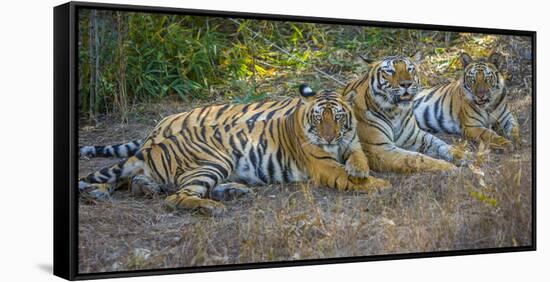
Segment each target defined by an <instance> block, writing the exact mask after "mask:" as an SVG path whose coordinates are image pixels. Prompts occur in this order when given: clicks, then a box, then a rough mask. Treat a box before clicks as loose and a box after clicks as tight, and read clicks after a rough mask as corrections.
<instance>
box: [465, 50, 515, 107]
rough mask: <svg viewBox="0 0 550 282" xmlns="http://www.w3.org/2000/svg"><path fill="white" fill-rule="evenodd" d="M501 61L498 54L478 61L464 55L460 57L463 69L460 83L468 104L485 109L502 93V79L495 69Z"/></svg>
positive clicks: (500, 56)
mask: <svg viewBox="0 0 550 282" xmlns="http://www.w3.org/2000/svg"><path fill="white" fill-rule="evenodd" d="M501 60H502V55H500V54H498V53H493V54H491V55H490V56H489V57H488V58H482V59H479V60H473V59H472V57H470V55H468V54H466V53H462V54H461V55H460V62H461V64H462V68H463V75H462V78H461V83H462V87H463V89H464V93H465V96H466V99H467V100H468V101H469V102H470V103H474V104H476V105H477V106H480V107H486V106H487V105H488V104H489V103H490V102H491V101H494V100H495V98H496V97H498V96H499V95H500V94H501V93H502V89H503V87H504V77H503V76H502V75H501V74H500V72H499V71H498V69H497V66H499V65H500V63H501Z"/></svg>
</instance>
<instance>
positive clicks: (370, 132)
mask: <svg viewBox="0 0 550 282" xmlns="http://www.w3.org/2000/svg"><path fill="white" fill-rule="evenodd" d="M416 69H417V67H416V66H415V64H414V63H413V62H412V61H411V60H410V59H409V58H406V57H403V56H390V57H385V58H383V59H382V60H380V61H378V62H376V63H374V64H373V65H371V69H370V71H369V72H368V73H367V74H365V75H363V76H361V77H359V78H357V79H355V80H353V81H351V82H350V83H348V84H347V86H346V87H345V89H344V90H343V94H344V95H347V98H348V99H350V100H352V101H353V102H352V103H353V109H354V112H355V116H356V118H357V122H358V125H357V132H358V134H359V139H360V141H361V145H362V146H363V149H364V150H365V152H366V154H367V156H368V159H369V165H370V166H371V168H372V169H374V170H377V171H392V172H402V173H410V172H416V171H446V170H452V169H454V168H455V165H454V164H452V163H451V162H461V160H462V158H463V155H464V151H463V150H461V149H460V148H459V147H455V146H452V145H448V144H446V143H445V142H444V141H442V140H440V139H439V138H437V137H435V136H433V135H431V134H429V133H427V132H426V131H424V130H422V129H420V128H419V127H418V125H417V124H416V120H415V118H414V115H413V112H412V110H413V107H412V102H413V100H414V98H415V96H416V94H417V93H418V92H419V90H420V88H421V85H420V82H419V77H418V75H417V71H416Z"/></svg>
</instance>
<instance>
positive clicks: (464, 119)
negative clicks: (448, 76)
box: [414, 53, 519, 150]
mask: <svg viewBox="0 0 550 282" xmlns="http://www.w3.org/2000/svg"><path fill="white" fill-rule="evenodd" d="M502 59H503V57H502V55H500V54H498V53H493V54H491V55H490V56H489V57H487V58H482V59H479V60H473V59H472V57H471V56H470V55H468V54H467V53H463V54H461V55H460V58H459V61H460V62H461V64H462V68H463V71H462V74H461V77H460V79H458V80H455V81H452V82H449V83H445V84H441V85H438V86H435V87H433V88H430V89H426V90H424V91H422V92H421V93H420V94H419V95H418V96H417V98H416V99H415V101H414V114H415V117H416V120H417V121H418V124H419V125H420V127H421V128H423V129H425V130H429V131H431V132H444V133H449V134H459V135H462V136H463V137H465V138H466V139H469V140H477V141H483V142H484V143H486V144H488V145H489V146H490V147H492V148H495V149H504V150H510V149H512V147H513V143H512V142H511V141H510V140H512V141H513V142H514V143H515V144H519V128H518V124H517V121H516V118H515V117H514V115H513V114H512V113H511V112H510V110H509V108H508V101H507V97H506V88H505V84H504V76H503V75H502V74H501V73H500V72H499V70H498V68H497V66H500V65H501V60H502ZM493 128H494V129H496V131H494V130H493ZM497 132H499V133H500V134H499V133H497ZM501 134H502V135H504V137H503V136H501Z"/></svg>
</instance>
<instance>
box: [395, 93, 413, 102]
mask: <svg viewBox="0 0 550 282" xmlns="http://www.w3.org/2000/svg"><path fill="white" fill-rule="evenodd" d="M412 98H413V96H412V95H411V94H409V93H405V94H403V95H401V96H399V97H398V98H397V102H399V103H408V102H410V101H412Z"/></svg>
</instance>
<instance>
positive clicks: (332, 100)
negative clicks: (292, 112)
mask: <svg viewBox="0 0 550 282" xmlns="http://www.w3.org/2000/svg"><path fill="white" fill-rule="evenodd" d="M300 95H301V99H302V105H303V116H302V120H301V122H302V127H303V130H304V134H305V137H306V139H307V140H308V142H309V143H311V144H314V145H317V146H340V145H341V144H345V143H348V142H350V141H351V140H352V139H353V137H354V136H355V128H356V120H355V118H354V117H353V110H352V108H351V106H350V105H349V104H348V103H347V102H346V100H345V99H344V98H343V97H342V96H341V95H340V94H338V93H336V92H333V91H321V92H320V93H316V92H314V91H313V90H312V89H311V88H310V87H309V86H307V85H305V84H302V85H300Z"/></svg>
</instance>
